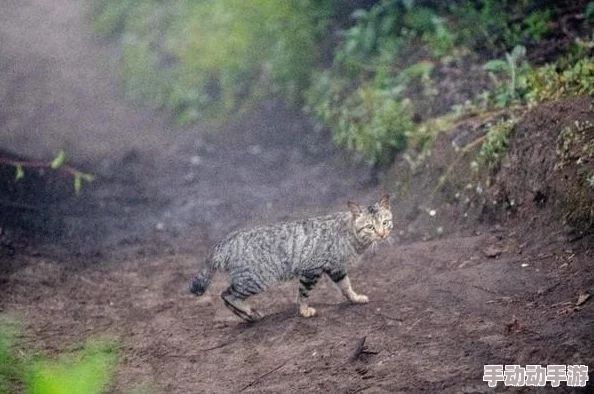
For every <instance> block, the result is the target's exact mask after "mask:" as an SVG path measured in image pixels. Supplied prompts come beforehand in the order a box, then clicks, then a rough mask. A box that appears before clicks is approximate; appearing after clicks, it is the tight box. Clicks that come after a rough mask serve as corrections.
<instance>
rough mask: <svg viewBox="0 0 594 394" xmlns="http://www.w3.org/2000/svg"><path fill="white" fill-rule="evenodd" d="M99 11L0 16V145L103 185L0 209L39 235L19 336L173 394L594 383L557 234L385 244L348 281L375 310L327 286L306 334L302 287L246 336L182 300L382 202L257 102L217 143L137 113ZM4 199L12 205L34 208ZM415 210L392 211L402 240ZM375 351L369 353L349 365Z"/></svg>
mask: <svg viewBox="0 0 594 394" xmlns="http://www.w3.org/2000/svg"><path fill="white" fill-rule="evenodd" d="M87 12H88V9H87V6H86V5H85V3H83V2H82V1H75V2H74V1H71V2H68V1H62V0H59V1H49V0H30V1H28V2H22V1H6V2H5V4H3V11H2V13H0V71H1V73H2V74H1V75H0V97H2V102H3V105H2V107H1V108H0V136H1V138H2V145H3V148H6V149H9V150H12V151H15V152H19V153H21V154H23V155H26V156H28V157H37V158H41V157H51V156H52V155H53V154H54V153H55V151H56V150H57V149H58V148H59V147H65V148H66V149H67V150H68V152H69V154H70V156H71V157H72V158H73V161H74V163H75V164H77V165H79V166H82V167H84V168H86V169H88V170H90V171H93V172H95V173H97V174H98V180H97V182H95V183H93V184H92V185H89V186H87V187H85V189H84V194H83V196H82V198H80V199H76V198H74V197H72V196H71V194H70V193H69V192H68V191H64V190H68V184H67V183H66V182H67V181H66V180H64V179H61V178H58V179H57V180H56V181H52V182H49V181H47V177H48V176H49V175H48V174H45V175H35V174H32V175H31V176H30V177H29V178H28V179H29V181H30V182H39V184H43V185H46V186H45V188H44V189H43V190H41V191H39V194H37V195H35V196H34V198H31V199H30V200H27V201H26V205H27V206H28V208H27V209H25V211H26V212H25V213H23V209H24V208H23V207H22V206H21V207H15V206H10V205H6V204H5V205H4V206H3V207H2V208H3V213H2V216H3V219H4V220H8V219H10V218H11V217H12V218H14V217H18V218H19V220H24V221H26V222H27V223H29V224H30V226H29V227H28V228H29V229H31V228H33V229H35V230H36V231H37V233H38V234H40V236H41V238H42V240H45V243H44V244H43V245H42V246H39V244H36V245H35V246H29V247H25V248H19V247H17V250H16V253H15V254H14V255H13V256H10V255H9V253H2V254H0V264H1V266H0V267H1V269H0V311H3V312H7V313H11V314H17V315H19V316H21V317H22V318H23V321H25V322H26V324H27V326H26V333H25V338H23V341H25V342H27V343H29V344H31V345H33V346H35V347H37V348H39V349H42V350H46V351H49V352H54V351H59V350H61V349H63V348H65V347H69V346H71V345H73V344H76V343H78V342H79V341H81V340H83V339H84V338H86V337H88V336H90V335H99V336H101V335H110V336H115V337H117V338H118V339H119V340H120V343H121V346H122V360H121V363H120V368H119V370H118V375H117V379H116V381H115V383H114V387H113V388H112V392H114V393H116V392H117V393H119V392H124V391H125V390H129V389H131V388H133V387H134V386H135V385H136V384H138V383H142V382H148V383H149V384H152V385H154V386H155V387H156V388H157V389H159V390H161V392H163V393H188V392H209V393H228V392H242V391H243V392H253V393H277V392H287V393H300V392H320V393H326V392H338V393H355V392H365V393H394V392H403V393H405V392H406V393H408V392H450V393H460V392H467V393H471V392H472V393H474V392H491V391H492V390H490V389H488V387H487V385H486V383H484V382H482V379H481V378H482V370H483V365H484V364H520V365H526V364H543V365H544V364H554V363H559V364H587V365H589V366H590V369H593V368H594V356H593V355H594V352H593V350H594V345H593V344H592V341H591V338H592V334H593V331H592V330H593V329H592V324H591V322H592V319H593V318H594V309H593V307H592V305H593V303H592V302H586V303H585V304H584V305H581V306H579V307H576V306H575V302H576V300H577V298H578V296H579V295H580V294H582V293H583V292H584V291H586V290H588V289H590V291H591V289H592V287H593V286H594V280H593V277H592V274H591V265H592V247H591V244H589V243H588V242H589V241H590V240H589V239H587V238H582V239H580V240H578V241H576V242H574V243H568V241H567V238H566V236H565V233H564V232H563V231H562V229H556V228H554V227H550V228H544V227H542V228H532V229H531V232H530V233H522V232H521V231H519V230H521V229H522V227H521V226H520V227H518V226H517V223H516V224H514V223H511V222H510V223H508V222H502V224H499V225H496V224H495V223H494V222H487V223H483V224H481V225H480V226H479V225H478V224H474V225H472V224H471V225H468V224H467V225H466V226H465V227H464V228H463V231H461V232H460V234H462V235H461V236H457V237H450V238H447V237H443V236H442V238H441V239H437V240H433V241H430V242H417V243H410V244H408V245H403V244H400V243H398V242H392V243H391V244H386V245H383V247H381V248H380V249H379V251H378V252H377V253H375V254H373V253H370V254H369V255H368V256H366V259H365V261H364V263H363V264H361V265H360V266H358V267H356V268H354V269H353V271H352V277H353V283H354V286H355V289H357V290H358V291H360V292H362V293H364V294H367V295H368V296H369V297H370V300H371V302H370V303H369V304H368V305H358V306H351V305H347V304H345V303H344V302H343V301H342V300H341V298H340V297H339V295H338V294H337V292H336V291H335V290H334V289H333V288H332V287H331V286H330V285H329V283H328V281H324V282H323V283H322V284H321V285H320V286H319V288H316V289H315V290H314V292H313V293H312V297H311V298H312V304H313V305H314V306H316V308H318V311H319V316H318V317H316V318H313V319H303V318H299V317H297V315H296V310H295V308H294V306H293V304H292V303H293V301H294V298H295V296H296V286H295V284H294V283H293V284H285V285H282V286H279V287H278V288H275V289H272V290H271V291H269V292H267V293H265V294H262V295H259V296H257V297H256V298H255V299H254V303H255V304H256V305H257V306H258V307H259V309H260V310H261V311H262V312H264V313H266V314H267V317H266V318H265V319H264V320H263V321H262V322H260V323H257V324H253V325H246V324H244V323H241V322H238V320H237V319H236V318H235V317H234V316H233V315H232V314H231V313H230V312H228V311H227V310H226V309H225V308H224V307H223V306H222V302H221V301H220V299H219V297H218V294H219V293H220V291H221V290H222V289H223V288H224V286H225V282H224V278H223V277H217V279H216V280H215V282H214V284H213V286H212V288H211V289H210V290H209V292H208V293H207V294H206V295H205V296H204V297H202V298H195V297H193V296H191V295H189V294H188V293H187V284H188V279H189V278H190V277H191V275H192V274H193V273H194V272H195V270H196V269H197V268H198V266H199V265H200V264H201V262H202V260H203V258H204V256H205V254H206V252H207V249H208V247H209V246H210V245H211V244H212V242H213V241H214V240H217V239H219V238H220V237H221V236H222V235H223V234H225V233H226V232H228V231H229V230H231V229H234V228H236V227H239V226H245V225H248V224H250V223H253V222H268V221H272V220H278V219H283V218H286V217H299V216H301V215H305V214H312V213H319V212H328V211H332V210H335V209H341V207H342V206H343V205H344V200H345V199H347V198H348V199H360V200H366V201H370V199H371V198H373V197H375V196H376V195H378V194H379V190H377V189H375V188H371V187H368V186H366V184H367V182H368V181H369V179H368V173H367V171H366V170H365V169H362V168H357V167H354V166H349V165H348V164H346V163H345V162H344V160H343V159H342V158H341V157H340V155H339V154H338V153H337V152H335V151H334V150H333V149H332V147H331V146H330V144H329V142H328V141H327V139H326V138H325V137H324V136H323V135H317V134H313V133H312V131H311V128H310V127H309V125H308V124H307V122H306V121H305V120H303V119H302V118H300V117H299V115H298V114H295V113H293V112H291V111H288V110H285V109H281V108H278V107H275V106H270V107H266V106H263V108H261V109H260V111H258V112H257V115H254V116H252V117H248V118H245V119H242V120H241V121H238V122H236V123H235V124H232V125H230V126H229V127H228V128H226V129H225V130H221V131H220V133H218V134H216V135H213V134H208V133H207V131H206V130H201V129H193V130H178V129H175V128H174V127H171V126H169V124H168V122H167V121H165V120H163V119H162V118H160V117H159V116H158V115H155V114H153V113H150V112H148V111H145V110H142V109H138V108H134V107H133V106H131V105H130V104H129V103H128V102H127V101H125V100H124V99H123V98H122V97H121V96H120V95H119V93H118V90H117V86H116V84H115V82H114V74H113V70H111V68H110V66H109V62H108V59H109V55H110V54H109V48H106V47H105V46H104V45H102V44H99V43H96V42H94V41H93V39H92V36H91V33H90V31H89V23H88V19H87ZM8 177H9V176H8V175H7V178H8ZM51 179H52V180H53V179H54V178H51ZM10 185H11V186H10V188H7V189H5V190H3V191H2V193H3V194H2V197H3V199H5V198H14V197H21V198H27V196H28V195H27V194H25V193H24V191H27V190H30V189H26V188H25V186H21V185H20V184H19V185H16V184H12V183H11V184H10ZM24 185H26V184H24ZM48 185H49V186H48ZM30 186H31V185H30ZM384 186H385V188H386V189H388V190H391V186H390V185H384ZM413 197H414V196H413ZM418 197H419V198H421V197H423V196H422V195H421V196H418ZM29 198H30V197H29ZM3 201H4V200H3ZM13 201H14V200H13ZM17 201H21V200H17ZM4 202H5V203H6V201H4ZM409 205H410V204H409V203H407V204H405V203H404V202H402V203H401V202H399V201H398V199H396V201H395V209H396V217H397V218H398V219H399V220H398V224H397V227H398V230H402V231H404V232H406V229H407V225H408V224H409V222H410V221H411V220H412V219H414V218H412V219H407V217H406V216H407V212H405V211H404V209H405V208H406V209H408V206H409ZM17 215H18V216H17ZM417 215H418V213H417ZM432 225H433V224H432ZM450 230H451V231H450ZM447 232H448V233H454V228H452V229H450V228H447ZM15 234H16V233H15ZM464 235H465V236H464ZM394 238H395V239H397V238H398V231H396V232H395V237H394ZM404 238H406V237H404ZM48 240H50V242H48ZM52 240H54V241H55V242H54V244H53V246H51V247H50V246H48V244H49V243H51V241H52ZM5 242H13V243H15V244H18V245H20V244H19V242H20V241H19V240H18V239H11V240H8V241H5ZM4 249H6V248H3V250H4ZM487 255H491V256H496V257H488V256H487ZM363 338H365V346H366V349H367V350H368V351H369V353H365V352H363V353H361V352H357V349H358V348H359V347H360V346H359V345H360V344H361V341H362V339H363ZM357 353H359V354H357ZM591 388H592V386H591V385H590V386H589V387H588V388H586V389H585V390H589V389H591ZM499 391H502V387H501V385H500V388H499ZM542 391H543V392H547V391H550V392H555V393H558V392H570V391H571V390H569V389H568V388H567V387H562V388H560V389H551V388H550V387H548V390H547V389H545V390H542Z"/></svg>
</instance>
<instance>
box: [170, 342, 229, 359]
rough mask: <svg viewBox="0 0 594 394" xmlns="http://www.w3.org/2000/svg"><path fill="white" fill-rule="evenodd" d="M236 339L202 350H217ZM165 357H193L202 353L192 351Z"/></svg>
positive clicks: (202, 350)
mask: <svg viewBox="0 0 594 394" xmlns="http://www.w3.org/2000/svg"><path fill="white" fill-rule="evenodd" d="M233 342H235V341H227V342H223V343H219V344H218V345H215V346H213V347H208V348H205V349H200V351H201V352H209V351H211V350H215V349H220V348H222V347H225V346H227V345H229V344H231V343H233ZM163 357H173V358H192V357H200V354H197V353H190V354H164V355H163Z"/></svg>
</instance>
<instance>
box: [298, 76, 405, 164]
mask: <svg viewBox="0 0 594 394" xmlns="http://www.w3.org/2000/svg"><path fill="white" fill-rule="evenodd" d="M316 80H317V81H318V83H316V84H314V85H313V87H312V89H314V88H315V91H311V93H310V96H309V97H310V100H308V104H309V107H310V108H311V109H312V110H313V111H314V113H315V115H316V116H317V117H318V118H319V119H320V120H321V122H322V123H323V124H326V125H333V127H332V137H333V140H334V142H335V143H336V144H337V145H339V146H343V147H345V148H347V149H348V150H349V151H352V152H354V153H355V154H356V155H357V156H358V157H360V158H361V159H362V160H364V161H365V162H367V163H368V164H370V165H384V164H387V163H389V161H390V160H391V159H392V158H393V155H394V154H395V153H396V152H399V151H401V150H403V149H404V148H405V147H406V133H407V132H409V131H410V129H411V128H412V126H413V123H412V114H411V112H410V108H409V105H408V103H407V101H405V100H402V99H400V98H399V97H398V95H397V94H395V93H394V92H391V91H389V90H382V89H378V88H376V87H374V86H373V85H363V86H361V87H358V88H357V89H355V90H353V91H346V89H345V86H347V84H346V82H345V81H344V80H343V81H340V80H337V79H336V78H331V77H330V76H329V75H328V74H327V73H324V74H321V75H319V76H318V77H317V79H316Z"/></svg>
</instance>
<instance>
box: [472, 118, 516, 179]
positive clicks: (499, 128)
mask: <svg viewBox="0 0 594 394" xmlns="http://www.w3.org/2000/svg"><path fill="white" fill-rule="evenodd" d="M516 123H517V120H515V119H507V120H500V121H498V122H496V123H494V124H491V125H489V126H488V130H487V135H486V137H487V139H486V140H485V142H484V143H483V144H482V145H481V149H480V151H479V158H480V159H481V161H482V163H483V164H485V165H486V166H487V167H490V168H492V167H496V166H498V165H499V163H500V162H501V159H502V158H503V156H504V155H505V154H506V153H507V148H508V146H509V136H510V134H511V132H512V130H513V128H514V126H515V125H516Z"/></svg>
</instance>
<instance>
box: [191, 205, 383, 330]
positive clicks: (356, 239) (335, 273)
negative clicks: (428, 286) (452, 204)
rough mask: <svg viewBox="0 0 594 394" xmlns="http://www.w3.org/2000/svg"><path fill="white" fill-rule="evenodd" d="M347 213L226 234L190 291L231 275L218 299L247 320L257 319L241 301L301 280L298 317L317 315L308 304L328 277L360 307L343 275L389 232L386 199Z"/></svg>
mask: <svg viewBox="0 0 594 394" xmlns="http://www.w3.org/2000/svg"><path fill="white" fill-rule="evenodd" d="M348 207H349V211H348V212H341V213H336V214H333V215H328V216H323V217H317V218H311V219H305V220H299V221H293V222H285V223H278V224H273V225H268V226H262V227H255V228H252V229H248V230H242V231H237V232H234V233H231V234H229V236H227V238H226V239H225V240H223V241H222V242H220V243H219V244H217V245H216V246H215V247H214V248H213V250H212V252H211V254H210V256H209V257H208V259H207V261H206V264H205V268H204V269H203V270H202V271H201V272H200V274H199V275H197V276H196V277H194V279H193V280H192V283H191V286H190V291H191V292H192V293H194V294H196V295H202V294H204V292H205V291H206V288H207V287H208V285H209V284H210V281H211V280H212V277H213V275H214V273H215V271H217V270H222V271H226V272H227V273H228V274H229V277H230V280H231V284H230V286H229V288H227V289H226V290H225V291H224V292H223V293H222V294H221V297H222V298H223V301H224V302H225V305H226V306H227V307H228V308H229V309H230V310H231V311H232V312H234V313H235V314H237V315H238V316H239V317H241V318H242V319H244V320H247V321H255V320H258V319H259V318H260V317H261V315H260V314H259V313H258V312H257V311H256V310H254V309H253V308H251V307H250V306H249V305H248V304H247V303H246V302H245V300H246V299H247V298H248V297H250V296H252V295H255V294H258V293H260V292H262V291H264V290H266V288H268V287H269V286H270V285H272V284H274V283H277V282H280V281H286V280H291V279H297V278H298V279H299V293H298V304H299V311H300V313H301V315H303V316H305V317H310V316H313V315H314V314H315V313H316V311H315V309H313V308H311V307H309V306H308V305H307V303H306V299H307V297H308V295H309V292H310V291H311V290H312V288H313V287H314V286H315V285H316V283H317V282H318V280H319V279H320V276H321V275H322V274H326V275H328V276H329V277H330V279H331V280H332V281H334V282H335V283H336V284H337V285H338V287H339V288H340V289H341V291H342V293H343V294H344V295H345V297H346V298H347V299H348V300H350V301H351V302H356V303H364V302H367V297H366V296H363V295H359V294H356V293H355V292H354V291H353V289H352V288H351V284H350V280H349V277H348V275H347V268H348V267H349V265H351V264H352V263H354V262H355V261H356V260H358V258H359V256H360V255H361V254H362V253H363V252H364V251H365V250H366V249H367V248H368V247H369V245H371V244H372V243H374V242H376V241H379V240H382V239H385V238H387V237H388V236H389V235H390V232H391V230H392V213H391V210H390V203H389V196H388V195H387V194H386V195H384V196H382V198H381V199H380V201H379V202H378V203H376V204H374V205H372V206H369V207H362V206H360V205H358V204H355V203H352V202H349V203H348Z"/></svg>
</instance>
